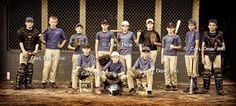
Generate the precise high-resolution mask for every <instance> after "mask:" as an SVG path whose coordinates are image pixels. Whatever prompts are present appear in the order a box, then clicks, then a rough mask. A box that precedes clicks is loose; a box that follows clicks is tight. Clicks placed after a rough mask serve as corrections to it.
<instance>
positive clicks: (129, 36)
mask: <svg viewBox="0 0 236 106" xmlns="http://www.w3.org/2000/svg"><path fill="white" fill-rule="evenodd" d="M121 25H122V32H121V33H118V34H117V40H118V42H119V48H120V54H121V55H120V56H121V62H122V63H123V64H124V65H125V64H126V67H127V69H126V70H130V69H131V66H132V57H131V54H132V43H133V41H134V42H135V43H136V44H138V42H137V39H136V37H135V35H134V33H133V32H131V31H129V22H128V21H123V22H122V23H121Z"/></svg>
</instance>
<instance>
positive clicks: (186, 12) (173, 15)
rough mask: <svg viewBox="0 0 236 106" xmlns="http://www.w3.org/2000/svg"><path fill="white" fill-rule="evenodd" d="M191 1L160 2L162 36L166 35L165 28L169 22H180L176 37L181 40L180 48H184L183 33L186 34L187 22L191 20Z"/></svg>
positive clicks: (172, 0)
mask: <svg viewBox="0 0 236 106" xmlns="http://www.w3.org/2000/svg"><path fill="white" fill-rule="evenodd" d="M192 4H193V1H192V0H162V20H161V33H162V36H164V35H166V34H167V30H166V26H167V24H168V23H169V22H173V23H176V22H177V20H181V25H180V27H179V30H178V33H177V34H178V35H179V36H180V38H181V41H182V46H185V43H184V40H185V33H186V32H188V20H189V19H191V18H192Z"/></svg>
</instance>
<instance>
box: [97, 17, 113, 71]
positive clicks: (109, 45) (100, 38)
mask: <svg viewBox="0 0 236 106" xmlns="http://www.w3.org/2000/svg"><path fill="white" fill-rule="evenodd" d="M101 27H102V31H100V32H97V34H96V41H95V54H96V58H97V60H98V58H99V57H100V56H103V55H105V54H109V55H111V52H112V50H113V46H114V33H113V32H111V31H109V29H108V28H109V23H108V21H107V20H104V21H102V23H101ZM96 67H97V69H99V70H102V66H101V65H100V64H99V62H98V61H97V64H96Z"/></svg>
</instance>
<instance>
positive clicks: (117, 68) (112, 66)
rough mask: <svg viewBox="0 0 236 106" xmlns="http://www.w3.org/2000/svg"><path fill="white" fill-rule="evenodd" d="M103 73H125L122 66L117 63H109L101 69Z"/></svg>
mask: <svg viewBox="0 0 236 106" xmlns="http://www.w3.org/2000/svg"><path fill="white" fill-rule="evenodd" d="M103 71H108V72H114V73H117V74H118V73H121V72H126V70H125V67H124V65H123V64H122V63H121V62H120V61H118V62H117V63H113V62H112V61H110V62H109V63H107V65H106V66H105V67H104V68H103Z"/></svg>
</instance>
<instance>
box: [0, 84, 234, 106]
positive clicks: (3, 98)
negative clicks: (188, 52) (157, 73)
mask: <svg viewBox="0 0 236 106" xmlns="http://www.w3.org/2000/svg"><path fill="white" fill-rule="evenodd" d="M162 84H163V82H159V83H156V84H154V87H153V88H154V90H153V96H154V97H153V98H147V97H146V96H139V95H136V96H128V88H124V93H123V95H122V96H109V95H108V94H102V95H99V96H97V95H94V94H93V93H78V94H68V93H66V91H68V90H69V88H67V85H66V82H63V83H59V86H58V88H56V89H52V88H46V89H41V87H40V83H39V82H37V81H34V88H33V89H22V90H13V89H12V86H13V84H12V81H4V82H0V105H3V106H6V105H9V106H18V105H24V106H25V105H36V106H42V105H43V106H52V105H55V106H75V105H76V106H77V105H78V106H82V105H93V106H117V105H118V106H121V105H122V106H149V105H153V106H156V105H181V106H183V105H199V106H200V105H201V106H202V105H234V106H235V104H236V90H235V87H236V84H235V83H233V82H229V81H224V90H225V95H224V96H218V95H216V90H215V85H214V82H212V85H211V90H210V92H209V94H198V95H189V94H186V93H184V92H183V90H184V89H185V88H186V87H188V83H179V84H178V91H171V92H170V91H169V92H167V91H165V90H164V85H162ZM199 86H200V87H202V84H201V83H200V84H199Z"/></svg>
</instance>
